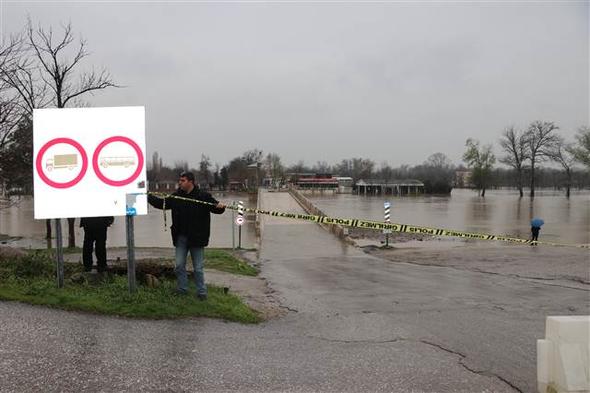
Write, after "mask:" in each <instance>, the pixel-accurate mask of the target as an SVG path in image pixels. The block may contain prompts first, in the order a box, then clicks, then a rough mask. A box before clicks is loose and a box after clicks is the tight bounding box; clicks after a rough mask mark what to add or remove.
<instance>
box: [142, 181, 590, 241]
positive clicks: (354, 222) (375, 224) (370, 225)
mask: <svg viewBox="0 0 590 393" xmlns="http://www.w3.org/2000/svg"><path fill="white" fill-rule="evenodd" d="M148 194H150V195H154V196H156V197H158V198H162V199H164V200H165V199H169V198H171V199H179V200H184V201H189V202H193V203H201V204H204V205H212V206H215V204H213V203H210V202H204V201H200V200H196V199H192V198H184V197H181V196H177V195H170V194H163V193H157V192H148ZM164 206H165V205H164ZM226 208H228V209H232V210H238V207H237V206H231V205H227V206H226ZM244 211H245V212H252V213H257V214H265V215H269V216H272V217H282V218H290V219H294V220H301V221H311V222H316V223H318V224H327V225H342V226H346V227H351V228H365V229H375V230H385V229H387V230H391V231H393V232H400V233H419V234H424V235H431V236H450V237H458V238H463V239H477V240H497V241H503V242H510V243H518V244H531V243H533V244H543V245H547V246H558V247H577V248H589V249H590V244H566V243H553V242H546V241H533V240H529V239H520V238H517V237H510V236H502V235H490V234H483V233H474V232H461V231H455V230H451V229H441V228H429V227H421V226H416V225H406V224H396V223H386V222H380V221H369V220H359V219H355V218H334V217H327V216H316V215H313V214H300V213H284V212H277V211H269V210H259V209H251V208H246V207H245V208H244Z"/></svg>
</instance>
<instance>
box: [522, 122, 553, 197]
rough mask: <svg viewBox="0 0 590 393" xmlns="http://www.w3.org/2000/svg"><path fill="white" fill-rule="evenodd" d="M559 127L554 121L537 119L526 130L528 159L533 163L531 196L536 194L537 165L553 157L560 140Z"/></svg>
mask: <svg viewBox="0 0 590 393" xmlns="http://www.w3.org/2000/svg"><path fill="white" fill-rule="evenodd" d="M558 129H559V127H557V126H556V125H555V124H554V123H553V122H547V121H540V120H537V121H534V122H532V123H531V125H530V126H529V128H528V130H527V132H526V140H527V145H528V153H529V157H528V159H529V162H530V164H531V182H530V185H531V193H530V196H531V198H532V197H534V196H535V166H536V164H537V163H538V162H542V161H545V160H547V159H550V158H551V151H553V150H554V149H555V145H556V144H557V143H558V142H559V138H558V136H557V135H556V134H555V131H556V130H558Z"/></svg>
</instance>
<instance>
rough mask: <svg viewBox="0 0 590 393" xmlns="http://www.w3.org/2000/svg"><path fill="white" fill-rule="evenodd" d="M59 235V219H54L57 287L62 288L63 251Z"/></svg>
mask: <svg viewBox="0 0 590 393" xmlns="http://www.w3.org/2000/svg"><path fill="white" fill-rule="evenodd" d="M62 243H63V240H62V235H61V219H60V218H56V219H55V248H56V257H57V287H58V288H63V287H64V250H63V244H62Z"/></svg>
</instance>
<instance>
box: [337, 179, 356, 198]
mask: <svg viewBox="0 0 590 393" xmlns="http://www.w3.org/2000/svg"><path fill="white" fill-rule="evenodd" d="M334 179H336V181H337V182H338V193H339V194H352V188H353V186H354V181H353V180H352V177H348V176H334Z"/></svg>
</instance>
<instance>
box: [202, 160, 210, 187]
mask: <svg viewBox="0 0 590 393" xmlns="http://www.w3.org/2000/svg"><path fill="white" fill-rule="evenodd" d="M210 167H211V159H210V158H209V157H208V156H206V155H205V154H201V161H200V162H199V177H200V178H201V179H202V180H204V181H205V183H207V185H209V183H210V181H211V172H210V171H209V168H210Z"/></svg>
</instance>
